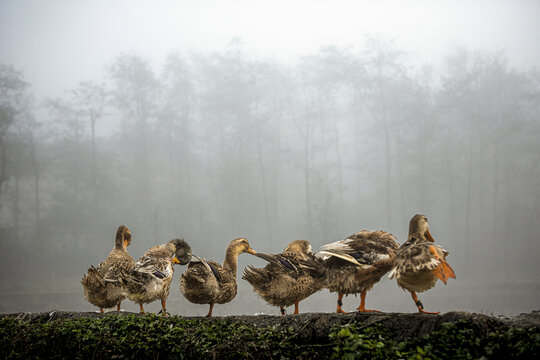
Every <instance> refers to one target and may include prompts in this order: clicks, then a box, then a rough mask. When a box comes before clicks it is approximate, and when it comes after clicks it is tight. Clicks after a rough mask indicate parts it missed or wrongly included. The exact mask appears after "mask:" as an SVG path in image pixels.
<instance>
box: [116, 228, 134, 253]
mask: <svg viewBox="0 0 540 360" xmlns="http://www.w3.org/2000/svg"><path fill="white" fill-rule="evenodd" d="M114 244H115V246H116V247H118V248H123V249H125V248H126V247H128V246H129V245H130V244H131V231H130V230H129V229H128V227H127V226H126V225H120V226H119V227H118V230H116V240H115V242H114Z"/></svg>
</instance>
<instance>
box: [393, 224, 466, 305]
mask: <svg viewBox="0 0 540 360" xmlns="http://www.w3.org/2000/svg"><path fill="white" fill-rule="evenodd" d="M434 242H435V240H434V239H433V237H432V236H431V233H430V232H429V223H428V219H427V217H426V216H425V215H422V214H416V215H414V216H413V217H412V218H411V221H410V223H409V235H408V236H407V241H405V242H404V243H403V244H402V245H401V246H400V248H399V250H398V251H397V253H396V259H395V264H394V267H393V268H392V270H391V271H390V273H389V274H388V277H389V278H390V279H394V278H395V279H396V280H397V284H398V285H399V287H401V288H402V289H403V290H408V291H409V292H410V293H411V296H412V299H413V301H414V303H415V305H416V306H417V308H418V312H420V313H424V314H438V313H439V312H438V311H436V312H434V311H426V310H424V305H423V304H422V302H421V301H420V300H419V299H418V295H417V294H416V293H417V292H424V291H426V290H429V289H431V288H432V287H434V286H435V284H436V283H437V280H441V281H442V282H443V283H444V284H445V285H446V284H447V281H448V279H449V278H453V279H455V278H456V274H455V272H454V269H452V267H451V266H450V265H449V264H448V262H446V260H445V259H446V257H447V256H448V255H449V252H448V251H446V250H445V249H443V248H442V247H441V246H439V245H435V244H434Z"/></svg>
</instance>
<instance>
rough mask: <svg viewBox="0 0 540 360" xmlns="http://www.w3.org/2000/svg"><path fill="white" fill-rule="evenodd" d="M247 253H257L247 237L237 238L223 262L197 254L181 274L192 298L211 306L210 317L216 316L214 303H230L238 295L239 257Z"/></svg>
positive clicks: (183, 287) (183, 286) (184, 289)
mask: <svg viewBox="0 0 540 360" xmlns="http://www.w3.org/2000/svg"><path fill="white" fill-rule="evenodd" d="M243 253H248V254H251V255H255V254H257V252H256V251H255V250H253V249H252V248H251V246H250V245H249V243H248V241H247V240H246V239H244V238H238V239H234V240H233V241H231V242H230V243H229V246H227V250H225V261H223V265H220V264H219V263H218V262H216V261H212V260H206V259H204V258H201V257H198V256H196V255H193V256H194V257H195V258H196V260H195V259H194V260H192V261H191V262H190V263H189V265H188V268H187V269H186V271H184V273H183V274H182V276H181V277H180V291H181V292H182V294H183V295H184V296H185V297H186V299H187V300H188V301H190V302H192V303H194V304H208V305H210V308H209V309H208V314H207V315H206V317H211V316H212V310H213V309H214V304H225V303H228V302H229V301H231V300H232V299H234V297H235V296H236V293H237V291H238V285H237V282H236V269H237V266H238V256H239V255H240V254H243Z"/></svg>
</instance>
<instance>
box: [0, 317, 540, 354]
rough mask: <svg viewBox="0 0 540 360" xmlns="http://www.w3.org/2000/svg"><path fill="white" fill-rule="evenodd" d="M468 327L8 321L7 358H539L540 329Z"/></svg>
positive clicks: (0, 336)
mask: <svg viewBox="0 0 540 360" xmlns="http://www.w3.org/2000/svg"><path fill="white" fill-rule="evenodd" d="M476 330H477V329H475V328H474V325H473V324H472V323H470V322H468V321H458V322H455V323H450V324H445V325H444V326H443V327H442V328H441V329H440V330H438V331H435V332H432V333H431V334H429V335H428V336H426V337H423V338H417V339H408V340H406V341H402V342H397V341H394V340H392V337H391V336H390V334H389V333H388V331H387V330H386V329H385V328H384V327H382V326H380V324H377V325H373V326H369V327H364V326H362V324H360V323H358V324H352V325H348V326H344V327H334V328H332V329H331V330H330V331H329V332H328V334H327V336H326V337H323V338H322V339H318V340H317V341H318V343H317V344H311V343H305V342H304V341H305V340H302V339H301V338H300V336H298V334H296V333H295V332H294V331H293V329H292V328H288V329H286V330H277V329H274V328H270V327H268V328H255V327H253V326H249V325H245V324H242V323H239V322H232V321H230V320H227V319H214V320H212V321H207V320H201V319H197V320H194V319H185V318H182V317H177V316H173V317H169V318H163V317H158V316H154V315H150V316H144V317H137V316H134V315H120V316H107V317H103V318H99V319H90V318H80V319H71V320H56V321H51V322H49V323H44V324H40V323H32V322H24V321H19V320H15V319H12V318H3V319H1V320H0V358H5V359H12V358H28V359H31V358H51V359H55V358H79V359H88V358H95V359H112V358H116V359H141V358H151V359H158V358H159V359H167V358H174V359H201V358H204V359H208V358H214V356H215V358H220V359H227V358H229V359H233V358H255V359H265V358H267V359H270V358H271V359H283V358H285V359H286V358H292V359H302V358H304V359H308V358H318V359H320V358H330V357H332V358H339V359H356V358H369V359H477V358H482V357H486V358H495V357H497V358H500V357H502V358H518V359H519V358H521V359H530V358H538V356H539V352H540V329H539V328H531V329H520V328H504V329H500V330H498V331H495V332H492V333H490V334H478V333H477V331H476Z"/></svg>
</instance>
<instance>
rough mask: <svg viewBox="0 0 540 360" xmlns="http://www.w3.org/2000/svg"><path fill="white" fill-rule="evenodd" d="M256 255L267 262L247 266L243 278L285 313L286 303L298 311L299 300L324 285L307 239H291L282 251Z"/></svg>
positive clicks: (322, 270)
mask: <svg viewBox="0 0 540 360" xmlns="http://www.w3.org/2000/svg"><path fill="white" fill-rule="evenodd" d="M255 256H257V257H259V258H261V259H264V260H266V261H268V265H266V267H264V268H255V267H253V266H251V265H249V266H247V267H246V268H245V269H244V273H243V276H242V279H244V280H246V281H247V282H249V283H250V284H251V286H252V287H253V291H254V292H255V293H256V294H257V295H259V297H261V298H262V299H263V300H265V301H266V302H267V303H269V304H270V305H272V306H279V308H280V311H281V315H285V314H286V311H285V307H287V306H291V305H293V304H294V314H298V312H299V309H298V307H299V303H300V301H302V300H304V299H306V298H307V297H309V296H311V295H312V294H314V293H316V292H317V291H319V290H321V289H323V288H324V282H325V280H326V273H325V269H324V267H323V265H322V263H321V261H320V260H319V259H318V258H315V257H314V255H313V253H312V251H311V244H310V243H309V241H307V240H294V241H292V242H291V243H289V244H288V245H287V246H286V247H285V249H284V250H283V252H282V253H281V254H275V255H272V254H264V253H260V252H259V253H257V254H256V255H255Z"/></svg>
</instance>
